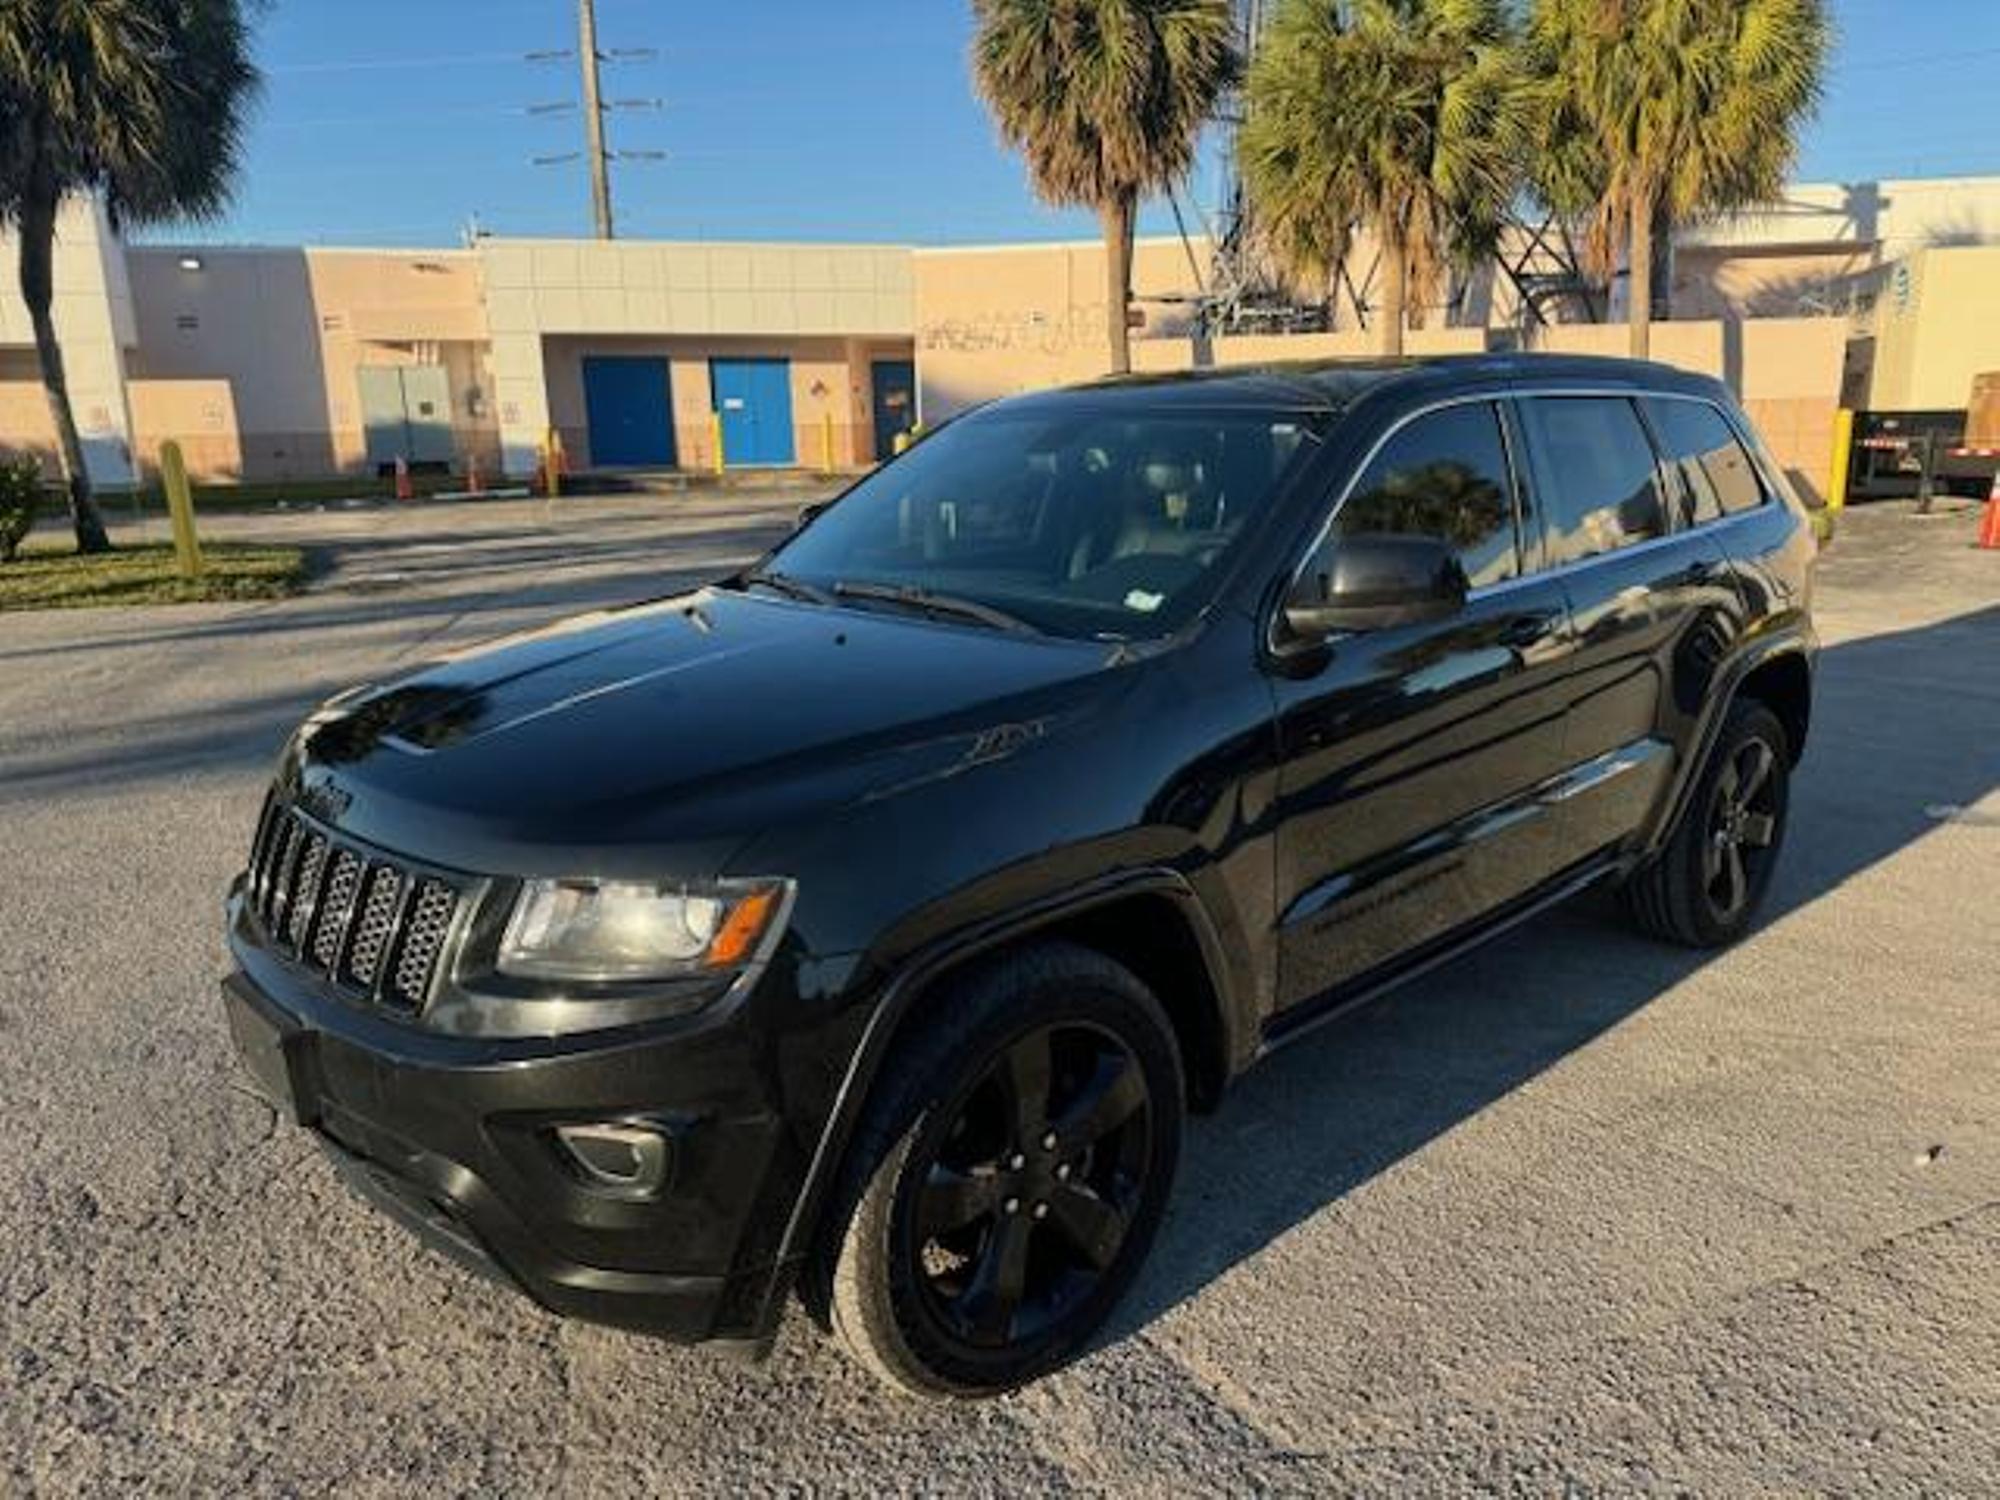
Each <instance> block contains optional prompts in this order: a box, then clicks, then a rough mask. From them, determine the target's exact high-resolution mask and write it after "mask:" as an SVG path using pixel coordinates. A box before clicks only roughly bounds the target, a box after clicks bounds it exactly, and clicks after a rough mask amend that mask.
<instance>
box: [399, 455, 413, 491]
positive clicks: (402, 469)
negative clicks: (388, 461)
mask: <svg viewBox="0 0 2000 1500" xmlns="http://www.w3.org/2000/svg"><path fill="white" fill-rule="evenodd" d="M396 498H397V499H398V500H414V499H415V498H416V491H415V490H414V489H412V488H411V487H410V461H409V460H408V459H407V458H404V457H402V456H401V455H400V454H398V455H397V458H396Z"/></svg>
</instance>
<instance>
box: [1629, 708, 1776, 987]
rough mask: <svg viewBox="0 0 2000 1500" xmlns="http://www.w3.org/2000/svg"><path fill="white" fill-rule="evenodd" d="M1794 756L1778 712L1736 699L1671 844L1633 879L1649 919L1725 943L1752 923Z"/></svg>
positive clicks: (1668, 930)
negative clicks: (1792, 756)
mask: <svg viewBox="0 0 2000 1500" xmlns="http://www.w3.org/2000/svg"><path fill="white" fill-rule="evenodd" d="M1791 764H1792V761H1791V748H1790V745H1789V742H1788V741H1787V739H1786V736H1785V726H1784V725H1783V724H1781V723H1780V722H1779V721H1778V716H1777V715H1776V714H1774V713H1772V712H1771V710H1770V709H1769V708H1768V707H1766V706H1765V705H1764V704H1762V703H1760V702H1758V701H1757V700H1755V699H1738V700H1737V701H1736V702H1734V703H1732V704H1731V705H1730V706H1729V713H1728V716H1727V717H1726V718H1725V719H1724V720H1723V724H1722V732H1721V733H1720V734H1719V735H1718V736H1717V738H1716V743H1715V749H1714V751H1713V753H1712V754H1711V755H1710V756H1709V759H1708V764H1707V766H1705V767H1704V768H1703V770H1702V774H1701V780H1700V781H1699V782H1697V783H1696V785H1695V789H1694V794H1693V796H1691V797H1690V798H1689V799H1688V804H1687V807H1686V808H1685V809H1684V810H1683V811H1682V813H1681V819H1680V822H1679V823H1678V824H1677V825H1676V826H1675V828H1674V831H1673V834H1672V836H1671V837H1670V838H1669V839H1668V840H1667V844H1666V847H1665V848H1664V849H1662V850H1661V851H1660V853H1659V855H1658V857H1657V858H1655V859H1654V860H1653V862H1652V863H1651V864H1649V865H1647V866H1645V867H1644V868H1643V869H1641V870H1639V871H1638V872H1637V873H1636V874H1634V875H1633V876H1632V878H1631V880H1630V881H1629V882H1628V883H1627V885H1626V886H1625V890H1624V897H1625V906H1626V909H1627V910H1628V911H1629V912H1630V913H1631V914H1632V917H1633V920H1634V921H1636V922H1637V923H1638V924H1639V926H1640V927H1642V928H1644V929H1645V930H1646V931H1647V932H1649V933H1651V934H1652V935H1653V936H1655V937H1660V938H1665V939H1667V940H1668V941H1670V942H1676V943H1681V944H1684V945H1685V946H1687V947H1690V948H1719V947H1721V946H1723V945H1724V944H1727V943H1733V942H1734V941H1736V939H1737V938H1739V937H1741V936H1742V935H1743V933H1744V932H1745V931H1746V930H1748V928H1749V926H1750V923H1751V921H1752V920H1753V919H1754V918H1755V917H1756V915H1757V909H1758V907H1760V906H1761V905H1762V904H1763V900H1764V894H1765V892H1766V891H1767V890H1768V889H1769V888H1770V884H1771V875H1772V872H1773V871H1774V870H1775V868H1776V866H1777V862H1778V851H1779V850H1780V849H1781V848H1782V847H1783V845H1784V841H1785V815H1786V812H1787V810H1788V809H1789V807H1790V805H1791Z"/></svg>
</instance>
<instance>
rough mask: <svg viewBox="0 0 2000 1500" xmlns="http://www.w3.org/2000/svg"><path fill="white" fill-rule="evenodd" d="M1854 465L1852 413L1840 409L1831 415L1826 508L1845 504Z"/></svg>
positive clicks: (1836, 507) (1840, 507)
mask: <svg viewBox="0 0 2000 1500" xmlns="http://www.w3.org/2000/svg"><path fill="white" fill-rule="evenodd" d="M1853 463H1854V413H1853V412H1852V411H1850V410H1849V409H1848V408H1846V407H1844V406H1843V407H1842V408H1841V409H1840V410H1839V411H1837V412H1835V413H1834V414H1833V464H1832V467H1831V468H1830V469H1828V470H1827V476H1826V508H1827V509H1828V510H1840V509H1842V508H1843V507H1844V506H1845V505H1846V504H1847V476H1848V473H1849V472H1850V470H1851V469H1852V466H1853Z"/></svg>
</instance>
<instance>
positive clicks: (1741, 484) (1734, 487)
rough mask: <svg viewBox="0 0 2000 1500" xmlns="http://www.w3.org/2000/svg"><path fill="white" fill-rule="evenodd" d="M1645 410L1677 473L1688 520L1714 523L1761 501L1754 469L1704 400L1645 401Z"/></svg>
mask: <svg viewBox="0 0 2000 1500" xmlns="http://www.w3.org/2000/svg"><path fill="white" fill-rule="evenodd" d="M1646 409H1647V412H1648V414H1649V415H1650V416H1651V417H1652V419H1653V429H1654V431H1656V432H1658V433H1659V435H1660V446H1661V447H1662V448H1664V449H1665V450H1666V459H1667V462H1668V463H1669V464H1671V465H1672V466H1673V467H1674V468H1675V469H1677V470H1679V472H1680V476H1681V485H1682V488H1683V491H1684V493H1685V494H1686V496H1687V505H1688V516H1689V519H1691V520H1694V521H1714V520H1719V519H1720V518H1721V517H1723V516H1733V515H1737V514H1739V513H1740V512H1742V511H1746V510H1755V509H1756V508H1757V507H1758V506H1760V505H1762V504H1763V503H1764V486H1763V485H1762V484H1761V483H1760V482H1759V481H1758V478H1757V469H1756V466H1755V465H1754V464H1752V463H1751V462H1750V455H1749V454H1748V453H1745V452H1744V451H1743V444H1742V443H1740V442H1738V441H1737V438H1736V433H1735V432H1734V430H1733V429H1731V427H1730V425H1729V423H1728V422H1727V421H1725V420H1724V418H1723V415H1722V413H1721V412H1719V411H1717V410H1716V409H1715V408H1714V407H1712V406H1710V405H1709V404H1708V403H1707V402H1706V401H1648V402H1647V403H1646Z"/></svg>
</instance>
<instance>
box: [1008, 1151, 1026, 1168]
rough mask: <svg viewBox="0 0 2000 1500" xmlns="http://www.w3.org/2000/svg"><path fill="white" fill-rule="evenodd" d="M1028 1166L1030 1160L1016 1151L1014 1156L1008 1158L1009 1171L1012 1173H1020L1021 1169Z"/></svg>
mask: <svg viewBox="0 0 2000 1500" xmlns="http://www.w3.org/2000/svg"><path fill="white" fill-rule="evenodd" d="M1027 1164H1028V1158H1027V1157H1025V1156H1023V1155H1022V1154H1021V1153H1020V1152H1018V1151H1016V1152H1015V1153H1014V1154H1013V1155H1012V1156H1010V1157H1008V1158H1007V1170H1008V1171H1010V1172H1018V1171H1020V1170H1021V1168H1023V1167H1025V1166H1026V1165H1027Z"/></svg>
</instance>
